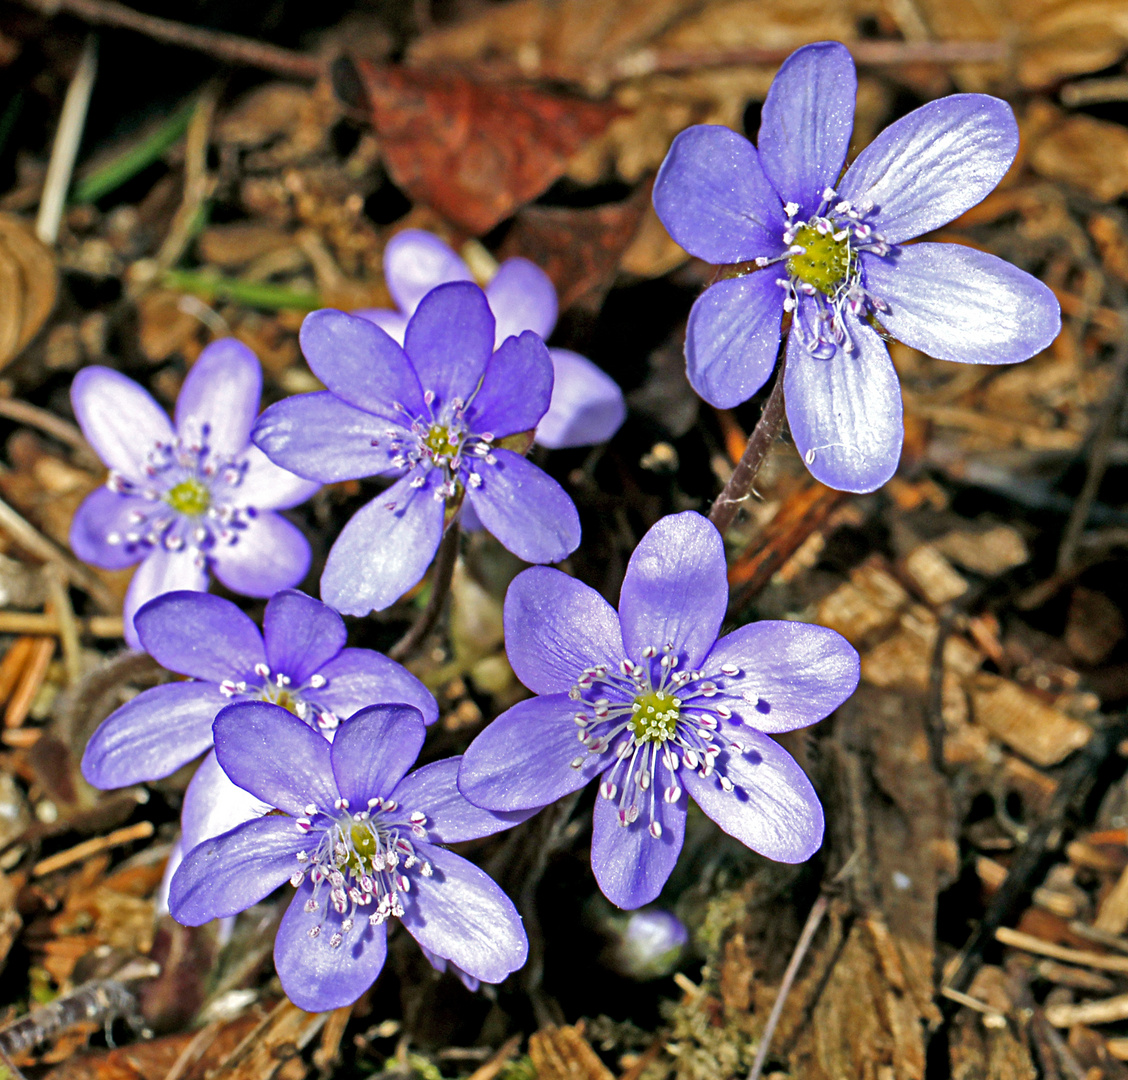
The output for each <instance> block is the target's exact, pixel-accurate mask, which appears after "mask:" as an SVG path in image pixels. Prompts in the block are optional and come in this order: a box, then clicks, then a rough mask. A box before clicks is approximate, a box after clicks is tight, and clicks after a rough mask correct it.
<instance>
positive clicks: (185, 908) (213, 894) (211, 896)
mask: <svg viewBox="0 0 1128 1080" xmlns="http://www.w3.org/2000/svg"><path fill="white" fill-rule="evenodd" d="M308 843H309V841H308V840H306V838H305V836H304V835H303V834H302V833H301V832H300V831H299V830H298V828H297V827H296V826H295V825H294V822H293V821H292V820H291V819H290V818H286V817H276V816H272V817H264V818H258V819H257V820H255V821H246V822H244V823H243V824H242V825H237V826H236V827H235V828H234V829H232V830H231V831H230V832H226V833H223V834H222V835H221V836H216V837H213V838H212V839H210V840H205V841H204V842H203V843H202V844H198V845H197V846H196V847H194V848H193V849H192V850H191V851H189V852H188V854H187V855H185V856H184V861H183V862H182V863H181V864H180V869H179V870H177V871H176V874H175V876H174V877H173V879H172V888H171V890H170V891H169V898H168V906H169V909H170V911H171V912H172V917H173V918H174V919H175V920H176V921H177V922H178V923H182V924H183V925H184V926H200V925H202V924H203V923H206V922H210V921H211V920H212V919H221V918H223V917H224V916H226V915H236V914H238V913H239V912H240V911H246V910H247V908H249V907H250V906H251V905H252V904H257V903H258V902H259V901H260V900H261V899H262V898H263V897H264V896H269V895H270V894H271V893H272V892H274V890H275V889H277V888H278V886H279V885H282V884H283V883H284V882H286V881H288V880H289V878H290V875H291V874H292V873H293V872H294V870H295V869H296V868H297V865H298V864H297V860H296V859H295V857H294V856H295V855H297V853H298V852H299V851H300V850H302V849H303V848H304V847H305V846H306V845H307V844H308Z"/></svg>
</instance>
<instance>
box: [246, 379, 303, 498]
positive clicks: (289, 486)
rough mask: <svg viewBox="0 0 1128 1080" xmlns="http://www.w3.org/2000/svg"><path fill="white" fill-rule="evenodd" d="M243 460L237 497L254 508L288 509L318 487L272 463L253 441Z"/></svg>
mask: <svg viewBox="0 0 1128 1080" xmlns="http://www.w3.org/2000/svg"><path fill="white" fill-rule="evenodd" d="M291 400H293V399H292V398H291ZM244 460H245V461H246V463H247V469H246V472H244V473H243V480H242V483H240V485H239V497H240V499H241V500H242V501H243V502H244V503H245V504H246V505H247V506H253V507H254V508H255V509H256V510H289V509H290V507H292V506H297V505H298V504H299V503H304V502H305V501H306V499H308V498H309V497H310V496H311V495H313V494H314V493H315V492H316V491H318V490H319V489H320V488H321V481H320V480H307V479H306V478H305V477H304V476H298V474H297V473H292V472H290V471H289V470H288V469H283V468H282V466H281V465H275V464H274V462H273V461H271V460H270V458H268V457H267V456H266V454H264V453H263V452H262V451H261V450H260V449H259V448H258V447H257V446H254V445H253V444H252V445H251V446H248V447H247V453H246V457H245V458H244Z"/></svg>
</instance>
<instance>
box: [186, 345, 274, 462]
mask: <svg viewBox="0 0 1128 1080" xmlns="http://www.w3.org/2000/svg"><path fill="white" fill-rule="evenodd" d="M261 397H262V365H261V364H260V363H259V360H258V357H257V356H255V354H254V353H253V352H251V350H250V349H248V348H247V346H246V345H244V344H243V343H242V342H241V341H236V340H235V338H221V339H220V340H219V341H213V342H212V343H211V344H210V345H209V346H208V347H207V348H206V349H204V351H203V352H202V353H200V355H199V357H198V358H197V360H196V362H195V363H194V364H193V365H192V367H191V369H190V370H189V372H188V375H187V377H186V378H185V380H184V385H183V386H182V387H181V388H180V394H179V396H178V397H177V399H176V430H177V432H178V433H179V434H180V435H181V436H182V437H184V438H187V439H197V438H201V437H202V435H203V430H204V427H205V426H206V427H207V430H208V434H207V439H206V445H207V446H209V447H211V449H212V451H213V452H214V453H215V454H217V455H218V456H220V457H225V458H231V457H234V456H235V455H236V454H238V453H240V452H241V451H242V450H244V449H246V446H247V443H248V442H250V440H251V426H252V425H253V424H254V422H255V417H256V416H258V411H259V399H260V398H261Z"/></svg>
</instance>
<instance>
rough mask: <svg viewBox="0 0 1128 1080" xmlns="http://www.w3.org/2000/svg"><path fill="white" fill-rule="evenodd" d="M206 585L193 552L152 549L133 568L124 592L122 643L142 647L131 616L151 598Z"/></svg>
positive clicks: (205, 579)
mask: <svg viewBox="0 0 1128 1080" xmlns="http://www.w3.org/2000/svg"><path fill="white" fill-rule="evenodd" d="M207 587H208V572H207V569H206V568H205V567H203V566H201V565H199V563H198V562H197V559H196V552H194V551H192V550H190V549H187V548H181V549H180V550H179V551H168V550H167V549H165V548H163V547H162V548H154V549H153V550H152V551H151V552H149V554H148V555H146V556H145V558H144V560H143V561H142V563H141V565H140V566H139V567H137V569H136V570H135V571H134V573H133V580H132V581H130V583H129V588H128V589H127V590H126V593H125V603H124V605H123V608H122V613H121V617H122V622H123V623H124V624H125V643H126V644H127V645H128V646H129V647H130V648H131V649H140V648H143V646H142V644H141V639H140V638H139V637H138V636H137V631H136V629H134V626H133V618H134V616H135V615H136V614H137V612H138V610H139V609H140V608H142V607H144V606H145V605H146V604H147V603H148V602H149V601H150V600H152V599H153V598H154V597H157V596H161V595H162V594H164V593H167V592H178V591H180V590H182V589H183V590H187V591H189V592H204V591H206V589H207Z"/></svg>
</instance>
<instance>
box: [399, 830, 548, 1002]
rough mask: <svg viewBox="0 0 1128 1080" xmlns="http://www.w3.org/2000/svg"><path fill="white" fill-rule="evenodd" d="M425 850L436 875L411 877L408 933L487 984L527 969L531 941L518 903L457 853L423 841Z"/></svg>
mask: <svg viewBox="0 0 1128 1080" xmlns="http://www.w3.org/2000/svg"><path fill="white" fill-rule="evenodd" d="M419 854H420V856H421V857H422V858H425V859H426V860H427V861H428V862H429V863H430V864H431V865H432V867H433V868H434V874H433V876H432V877H429V878H427V877H423V876H422V875H416V876H414V877H413V878H412V879H411V892H410V893H409V894H408V896H407V897H404V898H403V899H404V900H405V903H404V908H405V911H404V914H403V925H404V928H405V929H406V930H407V932H408V933H409V934H411V936H412V937H413V938H415V940H416V941H418V942H419V944H420V945H422V946H423V947H424V948H425V949H429V950H430V951H431V952H433V953H436V954H437V955H439V956H441V957H444V958H445V959H447V960H450V961H452V962H453V963H455V964H457V965H458V967H460V968H461V969H462V970H463V971H465V972H466V974H467V975H470V976H472V977H473V978H475V979H481V980H482V982H488V983H499V982H501V981H502V980H503V979H504V978H505V977H506V975H508V974H509V973H510V972H512V971H516V970H517V969H518V968H519V967H521V965H522V964H524V963H525V960H526V959H527V958H528V955H529V943H528V941H527V939H526V938H525V929H524V927H523V926H522V925H521V916H520V915H518V914H517V909H516V908H515V907H514V906H513V901H512V900H510V899H509V897H508V896H506V895H505V893H503V892H502V891H501V889H500V888H498V886H497V885H496V884H495V882H494V881H493V880H492V879H491V878H490V877H489V876H488V875H487V874H486V873H485V872H484V871H482V870H479V869H478V868H477V867H476V866H475V865H474V864H473V863H470V862H467V861H466V860H465V859H463V858H461V857H460V856H458V855H455V854H454V852H453V851H444V850H443V849H442V848H438V847H433V846H432V845H430V844H420V845H419Z"/></svg>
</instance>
